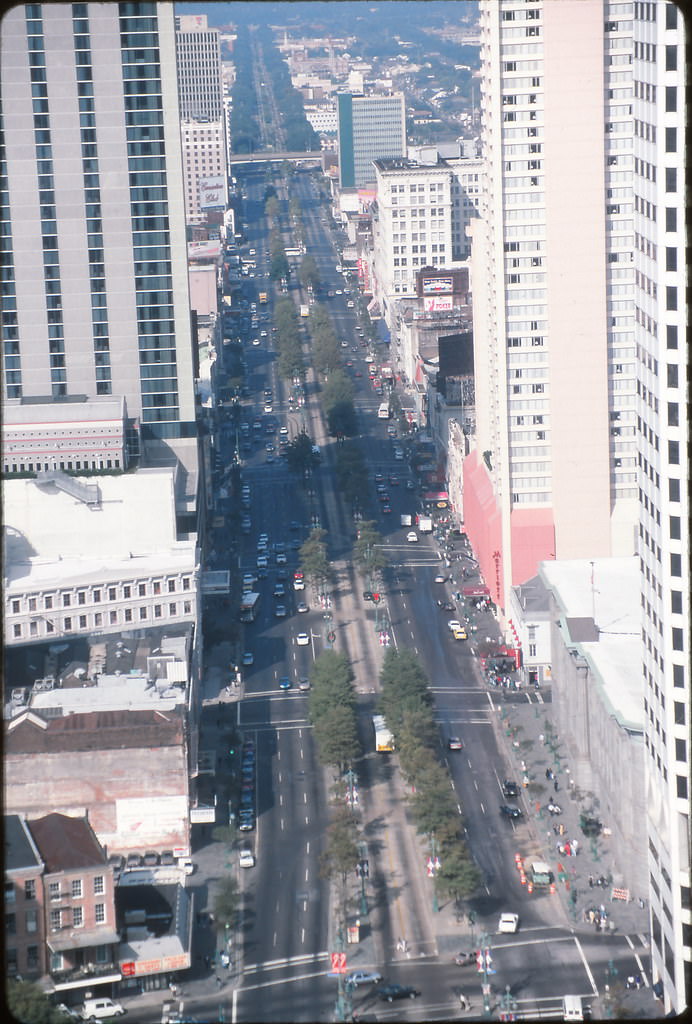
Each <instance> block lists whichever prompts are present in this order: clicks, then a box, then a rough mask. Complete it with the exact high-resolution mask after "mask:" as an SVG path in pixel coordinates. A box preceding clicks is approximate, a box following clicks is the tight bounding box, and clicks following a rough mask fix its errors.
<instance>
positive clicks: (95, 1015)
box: [81, 996, 125, 1020]
mask: <svg viewBox="0 0 692 1024" xmlns="http://www.w3.org/2000/svg"><path fill="white" fill-rule="evenodd" d="M124 1013H125V1011H124V1009H123V1008H122V1006H121V1005H120V1003H114V1002H113V1000H112V999H108V998H107V997H106V996H102V997H99V998H98V999H85V1000H84V1006H83V1007H82V1010H81V1014H82V1020H106V1019H107V1018H108V1017H121V1016H122V1015H123V1014H124Z"/></svg>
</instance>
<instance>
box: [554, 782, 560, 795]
mask: <svg viewBox="0 0 692 1024" xmlns="http://www.w3.org/2000/svg"><path fill="white" fill-rule="evenodd" d="M559 788H560V786H559V783H558V781H557V779H555V781H554V782H553V789H554V790H555V792H556V793H557V791H558V789H559Z"/></svg>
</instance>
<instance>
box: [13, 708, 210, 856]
mask: <svg viewBox="0 0 692 1024" xmlns="http://www.w3.org/2000/svg"><path fill="white" fill-rule="evenodd" d="M38 758H40V761H41V771H40V772H37V770H36V764H37V759H38ZM5 810H6V812H8V813H22V814H25V815H26V816H27V817H28V818H37V817H40V816H41V815H44V814H50V812H52V811H58V812H60V813H63V814H69V815H73V816H87V815H88V818H89V822H90V824H91V827H92V828H93V830H94V832H95V833H96V836H97V837H98V840H99V842H100V843H101V844H102V845H103V846H105V847H107V853H108V854H112V853H122V854H127V853H130V852H138V853H144V852H145V851H147V850H165V849H170V850H177V851H180V853H179V855H180V856H183V855H189V852H190V825H189V797H188V765H187V744H186V741H185V727H184V715H183V711H182V709H174V710H167V711H159V710H151V711H128V710H109V711H91V712H87V713H79V712H76V713H72V714H69V715H64V716H62V717H57V718H43V717H42V716H41V715H40V714H37V713H36V712H34V711H27V712H25V713H23V714H20V715H18V716H17V717H16V718H14V719H13V720H12V721H11V722H9V723H7V725H6V733H5Z"/></svg>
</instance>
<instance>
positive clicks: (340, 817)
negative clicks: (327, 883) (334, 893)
mask: <svg viewBox="0 0 692 1024" xmlns="http://www.w3.org/2000/svg"><path fill="white" fill-rule="evenodd" d="M359 856H360V855H359V853H358V826H357V824H356V820H355V818H354V816H353V814H352V812H351V811H350V810H349V809H348V808H347V807H338V808H336V809H335V810H334V817H333V820H332V821H331V823H330V824H329V825H328V826H327V845H326V849H325V851H324V853H323V854H322V857H321V872H320V873H321V875H322V877H323V878H332V879H339V880H340V881H341V882H342V883H345V882H346V878H347V876H348V874H349V873H350V872H351V871H355V868H356V864H357V863H358V861H359Z"/></svg>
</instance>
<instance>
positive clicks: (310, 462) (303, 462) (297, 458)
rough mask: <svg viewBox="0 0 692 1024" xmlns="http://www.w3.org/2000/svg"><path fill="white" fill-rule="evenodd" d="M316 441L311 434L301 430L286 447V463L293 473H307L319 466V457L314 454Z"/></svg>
mask: <svg viewBox="0 0 692 1024" xmlns="http://www.w3.org/2000/svg"><path fill="white" fill-rule="evenodd" d="M313 445H314V441H313V439H312V438H311V437H310V435H309V434H306V433H305V431H303V430H301V432H300V433H299V434H297V435H296V436H295V437H294V438H293V440H292V441H289V443H288V445H287V446H286V462H287V464H288V468H289V469H290V470H291V472H292V473H300V474H301V476H302V475H303V474H304V473H305V472H306V471H307V470H312V469H314V468H315V467H316V466H317V465H319V456H318V455H316V454H315V452H313V450H312V449H313Z"/></svg>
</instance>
